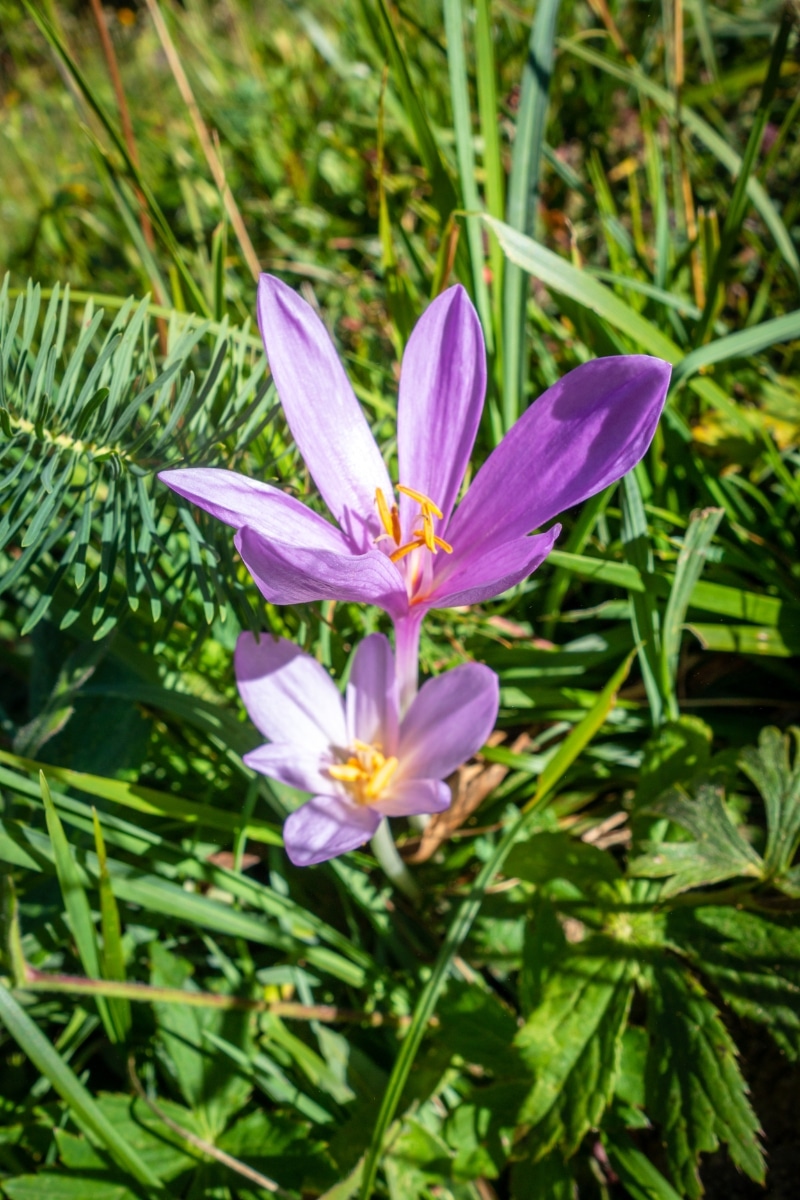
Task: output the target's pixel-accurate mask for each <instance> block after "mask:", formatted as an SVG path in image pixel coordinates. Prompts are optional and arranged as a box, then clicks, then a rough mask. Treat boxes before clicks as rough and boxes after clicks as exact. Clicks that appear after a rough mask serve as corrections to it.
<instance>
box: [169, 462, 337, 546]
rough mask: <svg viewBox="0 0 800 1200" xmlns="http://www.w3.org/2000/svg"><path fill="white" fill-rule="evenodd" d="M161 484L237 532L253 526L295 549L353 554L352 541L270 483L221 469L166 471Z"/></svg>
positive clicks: (201, 468)
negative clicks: (297, 547) (350, 549)
mask: <svg viewBox="0 0 800 1200" xmlns="http://www.w3.org/2000/svg"><path fill="white" fill-rule="evenodd" d="M158 478H159V479H160V480H161V482H162V483H165V484H166V485H167V487H170V488H172V490H173V492H177V493H178V495H179V496H183V497H184V499H185V500H189V501H190V502H191V503H192V504H196V505H198V507H199V508H203V509H205V511H206V512H208V513H211V515H212V517H216V518H217V520H219V521H224V522H225V524H226V525H233V527H234V529H242V528H243V527H244V526H245V525H247V526H249V527H250V528H251V529H255V530H257V531H258V532H259V533H260V534H262V535H263V536H264V537H268V538H276V539H277V540H278V541H279V542H286V543H288V544H289V545H297V546H313V547H318V548H320V549H327V550H334V551H338V552H339V553H346V552H347V550H348V543H347V541H346V539H345V538H344V537H343V536H342V534H341V533H340V532H339V530H338V529H337V528H336V527H335V526H334V525H331V523H330V521H326V520H324V519H323V518H322V517H320V516H319V515H318V514H317V513H315V512H312V511H311V509H310V508H307V507H306V506H305V504H303V503H301V501H300V500H295V498H294V496H287V495H286V493H285V492H281V491H279V489H278V488H274V487H272V486H271V485H270V484H268V483H261V482H259V480H257V479H248V478H247V476H246V475H240V474H238V472H236V471H224V470H222V469H221V468H217V467H186V468H183V469H181V470H176V471H161V472H160V473H159V476H158Z"/></svg>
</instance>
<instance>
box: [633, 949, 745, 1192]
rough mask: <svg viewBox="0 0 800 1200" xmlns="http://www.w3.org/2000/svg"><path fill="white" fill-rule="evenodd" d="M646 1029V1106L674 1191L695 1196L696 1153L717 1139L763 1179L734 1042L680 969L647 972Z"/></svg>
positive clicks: (696, 986)
mask: <svg viewBox="0 0 800 1200" xmlns="http://www.w3.org/2000/svg"><path fill="white" fill-rule="evenodd" d="M647 1027H648V1030H649V1032H650V1039H651V1041H650V1056H649V1059H648V1064H647V1076H646V1089H647V1111H648V1113H649V1114H650V1115H651V1117H652V1118H653V1119H654V1120H655V1121H657V1122H658V1124H659V1125H660V1127H661V1135H662V1138H663V1140H664V1144H665V1149H666V1153H667V1161H668V1163H669V1168H670V1173H671V1175H672V1178H673V1180H674V1182H675V1185H676V1187H677V1189H678V1191H679V1193H680V1194H681V1195H682V1196H686V1197H687V1200H699V1197H700V1196H701V1195H702V1187H701V1184H700V1176H699V1173H698V1165H699V1160H700V1155H701V1154H704V1153H710V1152H712V1151H714V1150H716V1149H717V1147H718V1146H719V1144H720V1142H725V1143H727V1146H728V1151H729V1153H730V1156H731V1158H732V1159H733V1161H734V1163H735V1164H736V1166H737V1167H739V1168H741V1170H743V1171H744V1172H745V1173H746V1174H747V1175H749V1176H750V1178H751V1179H754V1180H755V1181H756V1182H757V1183H763V1181H764V1175H765V1169H766V1168H765V1163H764V1158H763V1155H762V1153H761V1147H760V1145H759V1141H758V1133H759V1124H758V1118H757V1117H756V1115H755V1113H754V1112H753V1109H752V1108H751V1106H750V1102H749V1101H748V1099H747V1084H746V1083H745V1081H744V1079H743V1078H742V1074H741V1071H740V1070H739V1066H738V1063H737V1061H736V1047H735V1045H734V1043H733V1040H732V1038H731V1036H730V1034H729V1033H728V1031H727V1030H726V1028H725V1026H724V1025H723V1023H722V1020H721V1019H720V1015H719V1013H718V1012H717V1010H716V1008H715V1007H714V1005H713V1004H712V1003H711V1001H710V1000H709V998H708V997H707V996H706V994H705V992H704V991H703V989H702V988H701V987H700V985H699V984H698V982H697V981H696V980H695V979H694V978H693V976H691V975H690V974H689V973H688V972H687V971H685V970H683V969H682V968H681V967H678V966H676V965H673V964H672V963H669V962H663V963H661V964H659V965H658V966H657V967H656V968H655V969H654V970H653V973H652V981H651V989H650V992H649V995H648V1010H647Z"/></svg>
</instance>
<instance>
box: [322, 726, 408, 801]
mask: <svg viewBox="0 0 800 1200" xmlns="http://www.w3.org/2000/svg"><path fill="white" fill-rule="evenodd" d="M396 770H397V759H396V758H394V757H392V756H390V757H389V758H386V757H385V756H384V755H383V754H382V753H381V751H380V750H379V748H378V747H377V746H368V745H367V743H366V742H359V741H357V740H356V741H354V742H353V745H352V747H351V753H350V757H349V758H347V759H346V760H345V761H344V762H341V763H334V764H333V766H331V767H328V774H329V775H330V776H331V778H332V779H336V780H338V782H339V783H343V784H344V786H345V787H346V788H347V790H348V792H349V793H350V795H351V796H352V797H353V799H354V800H355V802H356V804H372V802H373V800H378V799H379V798H380V795H381V792H383V791H384V789H385V788H386V787H387V785H388V783H389V781H390V779H391V778H392V776H393V775H394V773H395V771H396Z"/></svg>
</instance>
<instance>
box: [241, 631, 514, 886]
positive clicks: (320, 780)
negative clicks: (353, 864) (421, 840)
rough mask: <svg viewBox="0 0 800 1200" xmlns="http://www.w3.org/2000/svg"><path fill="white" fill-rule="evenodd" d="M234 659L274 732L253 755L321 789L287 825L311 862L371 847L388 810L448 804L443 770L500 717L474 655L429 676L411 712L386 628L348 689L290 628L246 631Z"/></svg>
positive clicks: (288, 839) (467, 753) (290, 841)
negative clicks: (404, 707)
mask: <svg viewBox="0 0 800 1200" xmlns="http://www.w3.org/2000/svg"><path fill="white" fill-rule="evenodd" d="M235 667H236V681H237V683H238V686H239V693H240V695H241V697H242V700H243V702H244V706H245V708H246V709H247V711H248V713H249V714H250V717H251V719H252V721H253V723H254V724H255V725H256V727H257V728H258V729H259V730H260V731H261V733H263V734H264V735H265V736H266V737H267V738H269V742H268V743H267V744H266V745H264V746H259V747H258V749H256V750H252V751H251V752H250V753H249V754H246V755H245V757H244V761H245V762H246V763H247V765H248V766H249V767H252V768H253V770H254V771H259V772H260V773H261V774H262V775H268V776H270V778H272V779H277V780H279V781H280V782H282V783H287V784H290V785H291V786H292V787H297V788H302V789H303V790H304V791H307V792H311V793H312V794H313V799H311V800H309V801H308V802H307V803H306V804H303V805H302V806H301V807H300V808H298V809H296V810H295V812H293V813H291V815H290V816H289V817H288V818H287V820H286V824H285V825H284V827H283V838H284V844H285V846H286V851H287V853H288V855H289V858H290V859H291V860H292V862H293V863H294V864H295V866H300V867H306V866H311V865H312V864H313V863H319V862H324V861H325V860H326V859H328V858H333V857H334V856H335V855H337V854H344V853H345V851H347V850H353V849H355V848H356V846H363V844H364V843H365V842H367V841H368V840H369V839H370V838H371V837H372V836H373V834H374V833H375V832H376V830H377V828H378V826H379V825H380V823H381V821H382V820H383V818H384V817H408V816H412V815H414V814H418V813H436V812H442V811H443V810H444V809H446V808H447V807H448V806H449V804H450V788H449V787H448V786H447V784H446V783H444V782H443V780H444V779H445V778H446V777H447V776H448V775H450V774H451V772H452V771H454V770H455V769H456V767H458V766H460V765H461V764H462V763H464V762H466V760H467V759H468V758H470V757H471V755H473V754H474V753H475V751H476V750H478V749H479V748H480V747H481V746H482V745H483V744H484V742H485V741H486V739H487V737H488V736H489V734H490V733H491V731H492V729H493V728H494V723H495V719H496V717H497V707H498V702H499V699H498V697H499V693H498V681H497V676H496V675H495V673H494V671H490V670H489V668H488V667H485V666H482V665H481V664H479V663H466V664H464V665H463V666H459V667H454V668H453V670H451V671H447V672H445V673H444V674H443V675H438V676H436V677H435V678H433V679H430V680H428V682H427V683H425V684H423V686H422V688H421V689H420V690H419V692H418V693H417V694H416V696H415V697H414V700H413V702H412V703H411V706H410V708H409V709H408V711H407V712H406V713H405V715H404V716H403V718H402V720H401V719H400V716H399V694H398V685H397V679H396V677H395V665H394V658H393V657H392V651H391V647H390V645H389V642H388V639H387V638H385V637H384V636H383V634H380V633H374V634H371V635H370V636H369V637H367V638H365V639H364V641H363V642H360V643H359V645H358V648H357V649H356V652H355V655H354V657H353V663H352V668H351V671H350V678H349V681H348V684H347V689H346V692H345V695H344V697H343V696H342V695H341V693H340V692H339V690H338V689H337V687H336V684H335V683H334V682H333V680H332V679H331V677H330V675H329V674H328V673H327V671H325V670H324V668H323V667H322V666H320V664H319V663H318V662H317V661H316V659H314V658H311V656H310V655H308V654H305V653H304V652H303V651H302V650H300V649H299V648H298V647H297V646H295V645H294V644H293V643H292V642H288V641H284V640H282V639H281V640H275V639H273V638H271V637H268V636H266V635H265V636H262V638H261V640H260V641H257V640H256V638H255V637H254V636H253V634H251V633H243V634H241V635H240V637H239V641H238V643H237V646H236V656H235Z"/></svg>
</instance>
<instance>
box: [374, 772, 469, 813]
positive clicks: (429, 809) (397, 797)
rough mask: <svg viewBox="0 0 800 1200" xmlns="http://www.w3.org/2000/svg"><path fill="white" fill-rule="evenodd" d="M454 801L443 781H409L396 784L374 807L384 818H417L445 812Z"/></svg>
mask: <svg viewBox="0 0 800 1200" xmlns="http://www.w3.org/2000/svg"><path fill="white" fill-rule="evenodd" d="M452 800H453V794H452V792H451V791H450V788H449V787H448V786H447V784H446V783H444V782H443V781H442V780H441V779H407V780H404V781H401V782H400V783H398V784H395V786H394V787H393V788H391V791H390V794H389V795H388V796H382V797H381V799H380V800H378V801H376V803H375V804H374V806H373V807H374V808H375V810H376V811H377V812H379V813H380V814H381V816H383V817H415V816H418V815H419V814H420V813H440V812H444V811H445V809H446V808H449V807H450V804H451V803H452Z"/></svg>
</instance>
